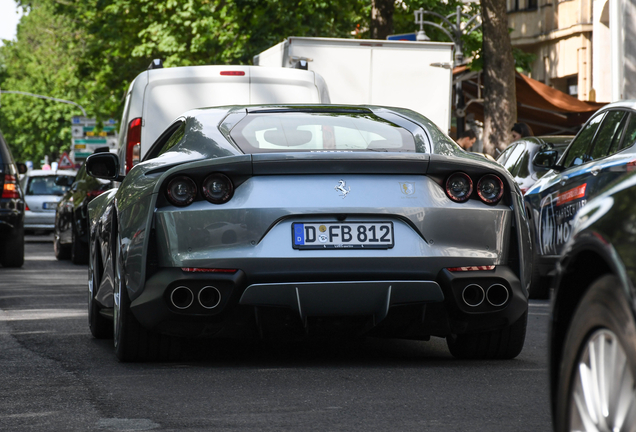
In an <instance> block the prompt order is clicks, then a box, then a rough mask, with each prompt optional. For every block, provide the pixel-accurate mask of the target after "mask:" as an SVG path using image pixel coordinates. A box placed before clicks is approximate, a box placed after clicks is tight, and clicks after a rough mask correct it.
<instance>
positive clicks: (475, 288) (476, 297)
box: [462, 283, 510, 307]
mask: <svg viewBox="0 0 636 432" xmlns="http://www.w3.org/2000/svg"><path fill="white" fill-rule="evenodd" d="M509 298H510V292H509V291H508V288H506V287H505V286H504V285H502V284H499V283H495V284H492V285H490V287H488V289H487V290H485V291H484V289H483V288H482V287H481V285H478V284H474V283H473V284H470V285H466V287H465V288H464V289H463V291H462V300H463V301H464V303H465V304H466V305H467V306H470V307H477V306H479V305H481V304H482V303H483V302H484V300H486V301H487V302H488V303H489V304H490V305H491V306H494V307H500V306H503V305H505V304H506V302H507V301H508V299H509Z"/></svg>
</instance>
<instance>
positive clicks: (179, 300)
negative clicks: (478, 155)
mask: <svg viewBox="0 0 636 432" xmlns="http://www.w3.org/2000/svg"><path fill="white" fill-rule="evenodd" d="M170 302H171V303H172V306H174V307H176V308H177V309H187V308H189V307H190V306H192V303H194V294H193V293H192V290H191V289H190V288H188V287H186V286H178V287H176V288H175V289H173V290H172V292H171V293H170Z"/></svg>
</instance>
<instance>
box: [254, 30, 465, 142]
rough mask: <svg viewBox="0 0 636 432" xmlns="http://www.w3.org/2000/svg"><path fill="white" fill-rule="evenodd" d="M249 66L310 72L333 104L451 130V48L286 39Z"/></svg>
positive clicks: (430, 44)
mask: <svg viewBox="0 0 636 432" xmlns="http://www.w3.org/2000/svg"><path fill="white" fill-rule="evenodd" d="M254 64H255V65H258V66H269V67H279V68H286V69H305V70H309V71H314V72H316V73H318V74H320V75H321V76H322V77H323V78H324V79H325V81H326V83H327V85H328V86H329V91H330V92H331V102H332V103H334V104H345V105H350V104H352V105H383V106H394V107H403V108H409V109H411V110H413V111H416V112H419V113H420V114H422V115H424V116H426V117H428V118H429V119H430V120H431V121H433V123H435V124H436V125H437V126H438V127H439V128H440V129H441V130H443V131H444V132H448V131H449V130H450V127H451V95H452V89H451V84H452V81H453V73H452V66H453V44H452V43H446V42H407V41H390V40H375V39H373V40H371V39H338V38H318V37H296V36H291V37H289V38H287V39H285V40H284V41H283V42H281V43H279V44H277V45H274V46H273V47H271V48H269V49H268V50H266V51H263V52H262V53H260V54H258V55H257V56H255V57H254Z"/></svg>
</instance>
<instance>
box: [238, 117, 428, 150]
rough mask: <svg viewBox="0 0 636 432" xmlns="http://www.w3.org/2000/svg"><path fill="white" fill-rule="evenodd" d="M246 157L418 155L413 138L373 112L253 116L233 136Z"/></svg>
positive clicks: (245, 119) (243, 122)
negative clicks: (335, 153)
mask: <svg viewBox="0 0 636 432" xmlns="http://www.w3.org/2000/svg"><path fill="white" fill-rule="evenodd" d="M230 136H231V137H232V139H233V140H234V142H235V143H236V144H237V145H238V146H239V147H240V149H241V150H242V151H243V152H244V153H247V154H251V153H277V152H290V151H292V152H293V151H303V152H307V151H330V152H332V151H338V152H339V151H342V152H352V151H382V152H410V153H415V152H416V148H415V140H414V138H413V135H412V134H411V133H410V132H409V131H408V130H406V129H404V128H403V127H400V126H398V125H396V124H394V123H391V122H389V121H387V120H385V119H382V118H380V117H377V116H375V115H374V114H372V113H370V112H334V111H330V112H275V113H250V114H248V115H247V116H246V117H245V118H244V119H243V120H241V121H240V122H239V123H238V124H237V125H236V126H235V127H234V128H233V129H232V131H231V132H230Z"/></svg>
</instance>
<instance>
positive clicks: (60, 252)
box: [53, 234, 71, 261]
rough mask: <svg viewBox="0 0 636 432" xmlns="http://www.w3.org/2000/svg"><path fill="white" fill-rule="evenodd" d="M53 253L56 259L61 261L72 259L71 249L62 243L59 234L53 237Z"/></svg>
mask: <svg viewBox="0 0 636 432" xmlns="http://www.w3.org/2000/svg"><path fill="white" fill-rule="evenodd" d="M53 253H54V254H55V258H56V259H57V260H59V261H62V260H67V259H69V258H71V249H70V247H69V246H68V245H63V244H62V243H60V236H59V235H57V234H54V235H53Z"/></svg>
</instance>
